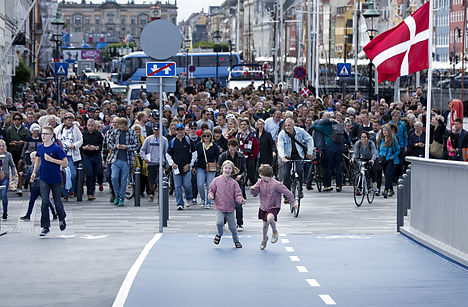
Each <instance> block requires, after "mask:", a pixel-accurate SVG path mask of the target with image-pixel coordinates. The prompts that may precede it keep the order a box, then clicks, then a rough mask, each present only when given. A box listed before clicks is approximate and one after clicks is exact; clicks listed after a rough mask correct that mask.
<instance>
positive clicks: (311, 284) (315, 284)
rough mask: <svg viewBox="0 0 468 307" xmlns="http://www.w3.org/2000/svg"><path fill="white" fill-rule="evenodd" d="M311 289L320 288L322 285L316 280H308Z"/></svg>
mask: <svg viewBox="0 0 468 307" xmlns="http://www.w3.org/2000/svg"><path fill="white" fill-rule="evenodd" d="M306 281H307V282H308V283H309V285H310V286H311V287H320V284H319V283H318V281H316V280H315V279H306Z"/></svg>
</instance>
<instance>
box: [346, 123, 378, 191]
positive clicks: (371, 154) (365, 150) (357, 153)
mask: <svg viewBox="0 0 468 307" xmlns="http://www.w3.org/2000/svg"><path fill="white" fill-rule="evenodd" d="M378 157H379V153H378V151H377V148H376V147H375V144H374V142H372V141H369V132H367V131H365V130H363V131H361V139H360V140H359V141H357V142H356V144H354V154H353V157H352V158H351V163H354V161H355V160H356V159H363V160H369V163H370V164H371V168H370V169H369V174H366V176H370V179H371V180H372V183H374V182H375V179H376V175H375V168H374V162H375V161H376V160H377V158H378ZM367 182H369V181H367Z"/></svg>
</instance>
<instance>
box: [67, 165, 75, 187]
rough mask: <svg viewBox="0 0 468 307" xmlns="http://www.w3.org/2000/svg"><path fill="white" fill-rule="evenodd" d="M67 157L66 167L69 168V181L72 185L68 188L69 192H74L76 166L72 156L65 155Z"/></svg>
mask: <svg viewBox="0 0 468 307" xmlns="http://www.w3.org/2000/svg"><path fill="white" fill-rule="evenodd" d="M67 159H68V168H69V169H70V174H71V182H72V186H71V188H70V192H72V193H75V187H76V166H75V162H73V158H72V157H71V156H67Z"/></svg>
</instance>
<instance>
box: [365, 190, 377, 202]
mask: <svg viewBox="0 0 468 307" xmlns="http://www.w3.org/2000/svg"><path fill="white" fill-rule="evenodd" d="M374 198H375V189H374V188H370V189H369V190H368V191H367V202H368V203H369V204H372V202H373V201H374Z"/></svg>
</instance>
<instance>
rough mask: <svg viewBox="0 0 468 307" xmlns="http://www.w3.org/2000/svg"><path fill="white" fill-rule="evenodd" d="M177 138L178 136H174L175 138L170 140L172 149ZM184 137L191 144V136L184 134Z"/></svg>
mask: <svg viewBox="0 0 468 307" xmlns="http://www.w3.org/2000/svg"><path fill="white" fill-rule="evenodd" d="M175 138H176V137H174V138H173V139H172V140H171V142H170V147H171V149H173V148H174V140H175ZM184 138H185V141H186V142H187V144H189V145H190V144H191V141H190V139H189V137H188V136H186V135H184Z"/></svg>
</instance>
